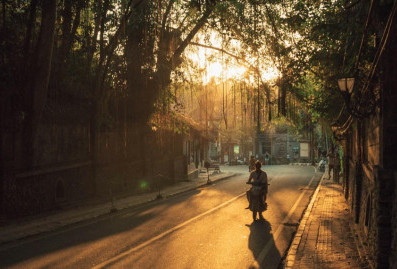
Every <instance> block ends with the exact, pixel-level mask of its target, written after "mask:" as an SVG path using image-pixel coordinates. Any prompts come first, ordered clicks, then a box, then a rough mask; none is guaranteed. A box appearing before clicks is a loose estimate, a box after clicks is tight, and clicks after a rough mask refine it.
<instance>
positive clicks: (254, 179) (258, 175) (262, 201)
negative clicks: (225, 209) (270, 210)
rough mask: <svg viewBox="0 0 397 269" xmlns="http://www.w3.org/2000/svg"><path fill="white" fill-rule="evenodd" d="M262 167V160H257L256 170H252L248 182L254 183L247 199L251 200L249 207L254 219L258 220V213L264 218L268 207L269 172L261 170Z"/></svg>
mask: <svg viewBox="0 0 397 269" xmlns="http://www.w3.org/2000/svg"><path fill="white" fill-rule="evenodd" d="M261 167H262V164H261V162H259V161H256V162H255V170H254V171H252V172H251V174H250V176H249V178H248V182H247V184H252V187H251V189H250V190H249V191H247V199H248V201H249V206H248V208H247V209H250V210H251V211H252V217H253V219H254V220H256V215H257V213H259V218H260V219H263V215H262V212H263V211H265V210H266V209H267V204H266V196H267V192H268V183H267V174H266V172H265V171H263V170H261Z"/></svg>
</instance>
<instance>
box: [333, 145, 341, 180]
mask: <svg viewBox="0 0 397 269" xmlns="http://www.w3.org/2000/svg"><path fill="white" fill-rule="evenodd" d="M339 172H340V155H339V152H338V151H337V150H336V152H335V158H334V177H333V179H334V181H335V182H337V183H339Z"/></svg>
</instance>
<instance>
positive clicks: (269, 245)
mask: <svg viewBox="0 0 397 269" xmlns="http://www.w3.org/2000/svg"><path fill="white" fill-rule="evenodd" d="M315 176H316V175H314V176H313V177H312V178H311V180H310V182H309V184H307V186H306V187H310V185H311V184H312V182H313V180H314V178H315ZM305 193H306V191H303V192H302V193H301V194H300V196H299V198H298V200H296V202H295V204H294V205H293V206H292V208H291V209H290V211H289V212H288V215H287V216H286V217H285V218H284V219H283V220H282V222H281V224H280V225H279V226H278V227H277V230H276V232H275V233H274V234H273V240H269V241H267V243H266V245H265V247H264V248H263V249H262V251H261V252H260V253H259V255H258V257H257V259H256V260H255V261H254V262H253V263H252V264H251V266H250V267H249V268H261V266H260V265H261V264H262V263H263V260H264V259H265V257H266V256H267V254H268V252H269V250H270V249H271V248H272V247H273V246H274V244H275V242H276V241H277V239H278V237H279V236H280V234H281V232H282V231H283V230H284V225H283V223H286V222H288V221H289V219H290V218H291V216H292V214H293V213H294V212H295V210H296V208H297V207H298V205H299V203H300V201H301V200H302V198H303V195H304V194H305ZM275 268H277V266H276V267H275Z"/></svg>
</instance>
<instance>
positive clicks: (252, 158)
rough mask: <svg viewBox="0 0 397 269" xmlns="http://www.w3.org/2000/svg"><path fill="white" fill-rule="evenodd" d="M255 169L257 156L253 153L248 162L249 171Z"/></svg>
mask: <svg viewBox="0 0 397 269" xmlns="http://www.w3.org/2000/svg"><path fill="white" fill-rule="evenodd" d="M254 169H255V157H254V155H252V156H251V158H250V160H249V164H248V172H251V171H252V170H254Z"/></svg>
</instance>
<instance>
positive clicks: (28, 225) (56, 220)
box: [0, 172, 236, 246]
mask: <svg viewBox="0 0 397 269" xmlns="http://www.w3.org/2000/svg"><path fill="white" fill-rule="evenodd" d="M234 175H236V173H232V172H221V173H216V174H214V175H210V180H211V181H212V182H214V181H219V180H222V179H226V178H229V177H232V176H234ZM206 184H207V174H206V173H201V174H199V177H198V178H197V179H194V180H190V181H182V182H178V183H177V184H175V185H173V186H169V187H166V188H164V189H163V190H162V191H161V195H162V197H164V198H167V197H171V196H174V195H176V194H179V193H182V192H186V191H189V190H194V189H196V188H198V187H200V186H204V185H206ZM157 195H158V192H151V193H145V194H140V195H133V196H129V197H125V198H121V199H117V200H114V201H113V206H112V205H111V202H110V201H109V202H102V203H98V204H95V205H88V206H80V207H76V208H71V209H66V210H63V211H58V212H56V213H49V214H48V215H46V216H44V217H37V218H34V219H26V220H22V221H18V222H15V223H12V222H10V223H8V224H6V225H4V226H0V246H1V245H2V244H5V243H9V242H13V241H17V240H19V239H23V238H27V237H30V236H33V235H38V234H41V233H45V232H50V231H55V230H57V229H60V228H62V227H65V226H68V225H72V224H76V223H81V222H84V221H87V220H90V219H94V218H97V217H100V216H104V215H107V214H109V213H111V211H112V210H116V211H117V210H122V209H126V208H131V207H136V206H139V205H143V204H145V203H148V202H150V201H154V200H156V198H157Z"/></svg>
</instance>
